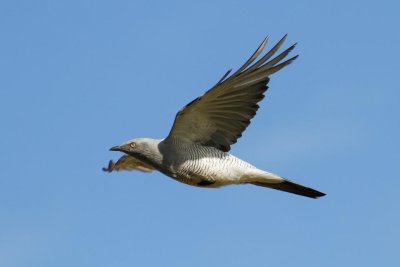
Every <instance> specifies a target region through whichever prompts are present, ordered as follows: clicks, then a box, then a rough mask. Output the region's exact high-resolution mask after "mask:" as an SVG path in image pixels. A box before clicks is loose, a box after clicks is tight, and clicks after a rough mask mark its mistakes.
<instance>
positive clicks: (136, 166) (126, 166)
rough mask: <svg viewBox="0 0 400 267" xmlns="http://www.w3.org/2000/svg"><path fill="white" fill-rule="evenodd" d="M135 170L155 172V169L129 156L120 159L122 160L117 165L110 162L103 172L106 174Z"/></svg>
mask: <svg viewBox="0 0 400 267" xmlns="http://www.w3.org/2000/svg"><path fill="white" fill-rule="evenodd" d="M133 170H137V171H142V172H151V171H153V170H154V168H153V167H151V166H150V165H148V164H145V163H143V162H141V161H140V160H138V159H136V158H134V157H132V156H129V155H124V156H122V157H120V159H119V160H118V161H117V162H116V163H114V162H113V161H112V160H110V162H109V163H108V167H107V168H103V171H105V172H112V171H133Z"/></svg>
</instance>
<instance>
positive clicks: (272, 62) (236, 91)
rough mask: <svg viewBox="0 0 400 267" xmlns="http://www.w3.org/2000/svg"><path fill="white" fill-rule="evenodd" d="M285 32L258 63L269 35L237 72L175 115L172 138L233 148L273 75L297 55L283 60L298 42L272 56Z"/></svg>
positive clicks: (226, 77)
mask: <svg viewBox="0 0 400 267" xmlns="http://www.w3.org/2000/svg"><path fill="white" fill-rule="evenodd" d="M286 36H287V35H285V36H284V37H283V38H282V39H281V40H280V41H279V42H278V43H277V44H276V45H275V46H274V47H273V48H272V49H271V50H270V51H269V52H267V53H266V54H265V55H264V56H263V57H261V58H260V59H259V60H258V61H256V62H255V63H254V64H252V63H253V62H254V60H255V59H256V58H257V57H258V56H259V55H260V53H261V52H262V51H263V49H264V47H265V45H266V44H267V41H268V37H267V38H265V39H264V41H263V42H262V43H261V45H260V46H259V47H258V49H257V50H256V51H255V52H254V53H253V55H252V56H251V57H250V58H249V59H248V60H247V61H246V63H244V65H243V66H242V67H240V68H239V69H238V70H237V71H236V72H235V73H233V74H232V75H230V76H229V77H228V75H229V74H230V72H231V70H229V71H228V72H227V73H226V74H225V75H224V76H223V77H222V79H221V80H220V81H219V82H218V83H217V84H216V85H214V86H213V87H212V88H211V89H210V90H208V91H207V92H206V93H205V94H204V95H202V96H200V97H198V98H196V99H195V100H193V101H192V102H190V103H189V104H187V105H186V106H185V107H184V108H183V109H181V110H180V111H179V112H178V113H177V114H176V117H175V121H174V124H173V126H172V129H171V132H170V133H169V135H168V138H180V139H184V140H186V141H188V142H194V143H200V144H202V145H205V146H213V147H215V148H217V149H220V150H222V151H225V152H227V151H229V150H230V146H231V145H232V144H234V143H236V142H237V139H238V138H240V137H241V136H242V132H243V131H244V130H245V129H246V128H247V126H248V125H249V124H250V120H251V119H252V118H253V117H254V115H255V114H256V112H257V110H258V108H259V106H258V105H257V103H258V102H260V101H261V100H262V99H263V98H264V93H265V91H266V90H267V89H268V86H267V84H268V81H269V78H268V77H269V76H270V75H271V74H273V73H275V72H277V71H279V70H280V69H282V68H283V67H285V66H287V65H289V64H290V63H291V62H293V60H295V59H296V58H297V56H294V57H292V58H290V59H288V60H286V61H283V62H282V60H283V59H284V58H285V57H286V56H287V55H288V54H289V52H290V51H291V50H293V48H294V47H295V45H296V44H294V45H292V46H291V47H289V48H288V49H286V50H285V51H283V52H282V53H281V54H279V55H277V56H276V57H274V58H272V59H271V57H272V56H274V54H275V53H276V52H277V50H278V49H279V48H280V46H281V45H282V44H283V42H284V41H285V40H286Z"/></svg>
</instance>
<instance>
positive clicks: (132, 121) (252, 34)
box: [0, 0, 400, 267]
mask: <svg viewBox="0 0 400 267" xmlns="http://www.w3.org/2000/svg"><path fill="white" fill-rule="evenodd" d="M399 10H400V4H399V2H398V1H394V0H393V1H378V2H377V1H344V0H339V1H330V2H328V1H265V0H263V1H251V0H250V1H242V2H233V1H198V2H194V1H192V2H189V1H40V0H39V1H18V0H16V1H2V2H1V4H0V32H1V39H0V40H1V41H0V73H1V78H0V121H1V131H0V145H1V154H0V161H1V168H0V266H4V267H19V266H29V267H32V266H51V267H53V266H57V267H63V266H66V267H67V266H68V267H70V266H74V267H79V266H85V267H86V266H174V267H176V266H193V267H195V266H232V267H234V266H307V267H308V266H385V267H386V266H400V265H399V264H400V263H399V262H400V261H399V258H398V252H399V246H400V244H399V238H400V230H399V225H400V209H399V203H400V197H399V190H400V182H399V179H400V177H399V173H400V172H399V164H400V154H399V153H400V152H399V151H400V141H399V136H400V123H399V114H400V108H399V103H400V85H399V69H400V63H399V62H400V61H399V48H398V47H399V43H400V31H399V25H400V19H399ZM285 33H288V34H289V37H288V41H287V43H286V47H287V46H289V45H290V44H291V43H294V42H298V46H297V47H296V51H295V53H298V54H300V57H299V58H298V60H296V62H295V63H294V64H292V65H291V66H289V67H288V68H286V69H284V70H283V71H281V72H279V73H278V74H276V75H274V76H273V77H272V79H271V83H270V90H269V91H268V93H267V97H266V98H265V99H264V101H263V102H262V104H261V109H260V110H259V112H258V115H257V117H256V118H255V119H254V120H253V121H252V124H251V125H250V127H249V128H248V129H247V131H246V132H245V134H244V135H243V137H242V138H241V139H240V140H239V142H238V143H237V144H236V145H235V146H233V150H232V153H233V154H235V155H237V156H239V157H241V158H243V159H246V160H247V161H249V162H250V163H252V164H254V165H256V166H257V167H259V168H262V169H266V170H269V171H272V172H275V173H278V174H280V175H282V176H284V177H287V178H290V179H293V180H295V181H297V182H300V183H303V184H305V185H308V186H312V187H314V188H316V189H319V190H321V191H323V192H326V193H327V194H328V195H327V196H326V197H324V198H322V199H319V200H311V199H307V198H302V197H299V196H295V195H291V194H286V193H283V192H278V191H274V190H269V189H265V188H260V187H255V186H231V187H226V188H222V189H201V188H195V187H190V186H187V185H184V184H180V183H178V182H176V181H174V180H172V179H170V178H168V177H166V176H164V175H162V174H160V173H153V174H144V173H139V172H121V173H112V174H108V173H103V172H102V171H101V167H103V166H105V165H106V164H107V162H108V160H109V159H111V158H113V159H117V158H118V157H119V156H120V154H118V153H115V152H110V151H108V149H109V148H110V147H111V146H113V145H117V144H120V143H121V142H123V141H126V140H128V139H131V138H133V137H144V136H149V137H154V138H162V137H164V136H165V135H166V134H167V133H168V131H169V129H170V126H171V124H172V121H173V119H174V116H175V113H176V112H177V111H178V109H180V108H181V107H182V106H184V105H185V104H186V103H188V102H189V101H191V100H192V99H193V98H195V97H197V96H198V95H200V94H202V93H203V92H204V91H205V90H207V89H209V87H210V86H212V85H213V84H214V83H215V82H216V81H217V80H218V79H219V78H221V76H222V74H224V73H225V71H226V70H227V69H229V68H237V67H239V66H240V65H241V64H242V63H243V62H244V61H245V60H246V59H247V57H248V56H250V54H251V53H252V52H253V51H254V49H255V48H256V47H257V46H258V45H259V43H260V42H261V41H262V39H263V38H264V37H265V36H266V35H267V34H269V35H270V36H271V43H272V42H276V41H277V40H279V39H280V38H281V37H282V36H283V35H284V34H285Z"/></svg>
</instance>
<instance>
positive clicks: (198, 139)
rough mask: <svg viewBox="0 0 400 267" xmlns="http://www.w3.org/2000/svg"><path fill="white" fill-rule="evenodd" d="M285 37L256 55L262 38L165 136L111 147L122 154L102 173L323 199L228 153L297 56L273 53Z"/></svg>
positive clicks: (179, 114)
mask: <svg viewBox="0 0 400 267" xmlns="http://www.w3.org/2000/svg"><path fill="white" fill-rule="evenodd" d="M286 38H287V34H286V35H284V36H283V38H282V39H280V40H279V41H278V42H277V43H276V44H275V45H274V46H273V47H272V48H271V49H270V50H269V51H268V52H267V53H265V54H264V55H263V56H260V54H261V53H262V51H263V50H264V48H265V46H266V45H267V42H268V39H269V36H267V37H266V38H265V39H264V40H263V41H262V43H261V44H260V45H259V47H258V48H257V49H256V51H255V52H254V53H253V54H252V55H251V57H250V58H249V59H248V60H247V61H246V62H245V63H244V64H243V65H242V66H241V67H240V68H239V69H238V70H236V71H235V72H234V73H233V74H231V72H232V69H230V70H228V71H227V72H226V73H225V75H223V77H222V78H221V79H220V80H219V81H218V82H217V83H216V84H215V85H214V86H212V87H211V89H209V90H208V91H206V92H205V93H204V94H203V95H202V96H199V97H197V98H196V99H194V100H193V101H191V102H190V103H188V104H187V105H186V106H184V107H183V108H182V109H181V110H179V111H178V112H177V114H176V116H175V120H174V122H173V126H172V128H171V130H170V132H169V134H168V136H167V137H166V138H164V139H152V138H136V139H132V140H129V141H127V142H124V143H122V144H121V145H118V146H114V147H112V148H110V150H111V151H119V152H123V153H124V155H123V156H122V157H121V158H120V159H119V160H118V161H117V162H114V161H113V160H110V161H109V164H108V167H105V168H103V170H104V171H106V172H112V171H121V170H129V171H130V170H138V171H142V172H151V171H155V170H156V171H159V172H161V173H163V174H165V175H166V176H169V177H171V178H173V179H175V180H177V181H179V182H182V183H185V184H188V185H191V186H196V187H202V188H218V187H222V186H227V185H234V184H252V185H256V186H262V187H266V188H271V189H276V190H280V191H285V192H289V193H293V194H297V195H301V196H305V197H309V198H319V197H322V196H325V193H322V192H319V191H317V190H315V189H312V188H310V187H306V186H303V185H301V184H298V183H295V182H293V181H291V180H288V179H286V178H284V177H281V176H279V175H277V174H274V173H271V172H267V171H264V170H262V169H259V168H257V167H255V166H253V165H252V164H250V163H248V162H246V161H244V160H242V159H240V158H238V157H235V156H234V155H232V154H230V153H229V151H230V149H231V146H232V145H233V144H235V143H236V142H237V140H238V138H240V137H241V136H242V133H243V132H244V131H245V129H246V128H247V127H248V126H249V124H250V121H251V119H252V118H253V117H254V116H255V115H256V112H257V110H258V109H259V105H258V103H259V102H260V101H261V100H262V99H263V98H264V96H265V95H264V93H265V92H266V91H267V89H268V83H269V80H270V78H269V77H270V76H271V75H272V74H274V73H275V72H277V71H279V70H281V69H282V68H284V67H286V66H288V65H289V64H291V63H292V62H293V61H294V60H295V59H297V57H298V55H296V56H293V57H291V58H289V59H286V57H287V56H288V54H289V53H290V52H291V51H292V50H293V49H294V48H295V46H296V44H297V43H295V44H293V45H292V46H290V47H289V48H287V49H286V50H284V51H283V52H281V53H279V54H278V55H276V54H277V51H278V50H279V48H280V47H281V46H282V44H283V43H284V42H285V40H286ZM256 59H257V60H256ZM230 74H231V75H230Z"/></svg>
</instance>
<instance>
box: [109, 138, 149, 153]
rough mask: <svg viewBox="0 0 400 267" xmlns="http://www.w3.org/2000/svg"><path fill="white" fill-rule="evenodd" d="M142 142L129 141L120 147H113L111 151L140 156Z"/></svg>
mask: <svg viewBox="0 0 400 267" xmlns="http://www.w3.org/2000/svg"><path fill="white" fill-rule="evenodd" d="M142 146H143V145H142V141H141V140H140V139H133V140H129V141H127V142H125V143H123V144H121V145H119V146H113V147H112V148H110V150H111V151H120V152H124V153H126V154H130V155H132V154H138V153H140V151H141V148H142Z"/></svg>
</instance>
